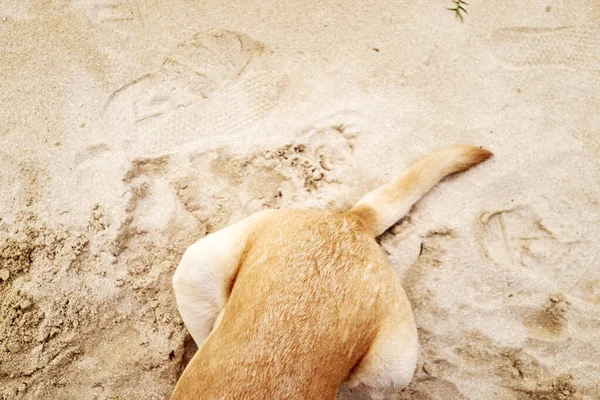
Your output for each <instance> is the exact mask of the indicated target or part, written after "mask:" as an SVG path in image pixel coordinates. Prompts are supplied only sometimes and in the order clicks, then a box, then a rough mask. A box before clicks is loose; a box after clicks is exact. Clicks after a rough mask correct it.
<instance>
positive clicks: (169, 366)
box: [0, 0, 600, 400]
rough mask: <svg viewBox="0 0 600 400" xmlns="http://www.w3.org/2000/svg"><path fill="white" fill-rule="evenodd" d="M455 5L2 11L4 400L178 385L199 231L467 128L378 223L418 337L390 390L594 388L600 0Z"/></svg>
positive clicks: (350, 180) (329, 195) (118, 3)
mask: <svg viewBox="0 0 600 400" xmlns="http://www.w3.org/2000/svg"><path fill="white" fill-rule="evenodd" d="M452 5H453V3H452V2H451V1H445V0H439V1H417V2H398V1H396V2H392V1H383V0H374V1H370V2H350V1H323V2H311V1H275V0H260V1H258V0H256V1H254V0H252V1H251V0H246V1H239V2H234V1H229V0H225V1H212V0H210V1H204V2H195V1H189V0H170V1H158V0H73V1H68V0H54V1H41V0H38V1H33V0H3V1H2V2H0V55H1V56H0V121H1V124H0V187H1V190H0V398H1V399H2V400H8V399H36V400H37V399H164V398H168V396H169V395H170V393H171V391H172V390H173V387H174V385H175V382H176V380H177V378H178V376H179V375H180V373H181V371H182V369H183V368H184V367H185V364H186V363H187V362H188V361H189V359H190V357H191V355H192V354H193V352H194V351H195V345H194V344H193V341H192V340H191V338H190V337H189V336H188V335H187V333H186V330H185V328H184V326H183V324H182V321H181V319H180V317H179V315H178V313H177V309H176V307H175V302H174V295H173V292H172V289H171V283H170V282H171V277H172V274H173V271H174V269H175V267H176V265H177V263H178V261H179V258H180V257H181V255H182V253H183V251H184V250H185V248H186V247H187V246H188V245H190V244H191V243H193V242H194V241H196V240H198V239H200V238H201V237H203V236H204V235H205V234H207V233H209V232H213V231H215V230H217V229H220V228H222V227H224V226H226V225H227V224H229V223H231V222H234V221H237V220H240V219H241V218H244V217H245V216H248V215H250V214H251V213H253V212H255V211H258V210H261V209H265V208H292V207H294V208H299V207H312V208H323V209H329V210H340V211H341V210H346V209H347V208H348V207H350V206H351V205H352V204H353V203H354V202H355V201H357V200H358V199H359V198H360V197H361V196H362V195H363V194H364V193H366V192H367V191H368V190H370V189H373V188H375V187H377V186H378V185H381V184H382V183H384V182H386V181H387V180H389V179H390V178H392V177H393V176H396V175H397V174H400V173H402V172H403V171H404V170H405V169H406V168H407V167H408V166H409V165H410V164H411V163H413V162H415V161H416V160H418V159H419V158H420V157H422V156H424V155H426V154H427V153H429V152H430V151H432V150H434V149H436V148H439V147H443V146H446V145H452V144H461V143H465V144H474V145H479V146H483V147H485V148H487V149H489V150H491V151H493V152H494V153H495V157H494V158H493V159H492V160H490V161H488V162H486V163H484V164H482V165H480V166H477V167H476V168H474V169H473V170H470V171H468V172H466V173H463V174H460V175H457V176H455V177H452V178H450V179H447V180H446V181H444V182H442V183H441V184H440V185H439V186H437V187H436V188H435V189H434V190H433V191H432V192H431V193H430V194H428V195H427V196H426V197H425V198H424V199H423V200H422V201H420V202H419V203H418V204H417V205H416V206H415V207H414V209H413V210H412V211H411V213H410V215H409V216H407V217H406V218H405V219H404V220H403V221H401V222H400V223H399V224H397V225H396V226H395V227H393V228H392V229H391V230H390V231H389V232H387V233H385V234H384V235H383V236H382V237H381V238H380V242H381V245H382V247H383V249H384V250H385V251H386V252H387V254H388V255H389V259H390V263H391V265H392V266H393V267H394V269H395V270H396V271H397V274H398V277H399V278H400V279H401V281H402V283H403V286H404V288H405V289H406V291H407V293H408V295H409V297H410V299H411V302H412V304H413V308H414V312H415V316H416V320H417V324H418V327H419V335H420V343H421V350H420V358H419V362H418V367H417V371H416V374H415V378H414V380H413V382H412V383H411V385H410V386H409V387H408V388H406V389H405V390H402V391H398V392H397V393H395V394H393V395H392V396H391V397H390V398H391V399H413V400H414V399H423V400H425V399H427V400H430V399H431V400H433V399H445V400H453V399H474V400H480V399H492V400H494V399H535V400H559V399H560V400H570V399H600V362H599V361H600V343H599V341H598V339H599V337H600V336H599V335H600V266H599V264H598V263H599V262H600V259H599V256H598V254H599V253H600V204H599V201H600V185H599V183H600V180H599V176H600V175H599V174H600V162H599V154H600V113H599V111H600V96H599V95H598V93H600V28H599V26H600V25H599V23H600V4H599V3H598V2H597V1H596V0H573V1H569V2H566V1H554V0H547V1H538V0H533V1H526V2H524V1H521V2H517V1H503V2H483V1H473V2H470V4H469V5H467V6H465V8H466V9H467V11H468V14H465V15H464V23H461V21H460V20H459V19H457V18H456V17H455V15H453V13H452V12H451V11H448V10H447V8H448V7H452ZM307 384H310V383H307ZM365 398H366V397H365V395H364V393H362V392H361V391H360V390H349V389H347V388H344V387H343V388H342V389H341V390H340V394H339V396H338V399H340V400H342V399H343V400H358V399H365Z"/></svg>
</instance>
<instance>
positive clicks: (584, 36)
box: [491, 27, 600, 71]
mask: <svg viewBox="0 0 600 400" xmlns="http://www.w3.org/2000/svg"><path fill="white" fill-rule="evenodd" d="M491 41H492V44H491V45H492V51H493V53H494V55H495V56H496V58H497V59H498V60H499V61H500V62H502V63H503V64H505V65H506V66H509V67H517V68H521V67H567V68H569V67H572V68H575V67H576V68H581V69H587V70H594V71H597V70H600V51H599V50H598V49H599V48H600V29H598V28H597V27H558V28H501V29H497V30H495V31H494V33H493V34H492V38H491Z"/></svg>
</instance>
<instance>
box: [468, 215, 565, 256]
mask: <svg viewBox="0 0 600 400" xmlns="http://www.w3.org/2000/svg"><path fill="white" fill-rule="evenodd" d="M476 225H477V232H478V233H477V236H478V239H479V242H480V245H481V248H482V250H483V253H484V255H485V256H486V257H488V258H490V259H492V260H494V261H495V262H497V263H498V264H500V265H507V266H514V265H519V264H520V265H522V266H525V267H536V268H545V267H550V266H552V265H554V264H556V263H557V262H560V260H561V259H562V257H563V256H564V255H565V254H566V253H567V252H569V250H570V248H571V246H572V245H573V243H569V242H561V241H559V240H558V238H557V237H556V236H555V235H554V233H553V232H552V231H551V230H550V229H548V227H546V226H545V225H544V223H543V220H542V218H541V217H540V216H538V215H537V214H536V213H535V212H534V211H533V210H531V209H530V208H529V207H526V206H522V207H515V208H513V209H510V210H501V211H495V212H486V213H483V214H482V215H481V216H480V218H479V221H478V222H477V224H476Z"/></svg>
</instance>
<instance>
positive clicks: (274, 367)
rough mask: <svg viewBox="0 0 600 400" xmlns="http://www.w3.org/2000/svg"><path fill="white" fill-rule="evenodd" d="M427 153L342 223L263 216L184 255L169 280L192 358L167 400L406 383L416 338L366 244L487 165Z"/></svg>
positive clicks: (459, 152)
mask: <svg viewBox="0 0 600 400" xmlns="http://www.w3.org/2000/svg"><path fill="white" fill-rule="evenodd" d="M491 155H492V153H491V152H489V151H488V150H485V149H482V148H479V147H475V146H453V147H448V148H444V149H441V150H438V151H435V152H433V153H431V154H430V155H429V156H427V157H425V158H423V159H422V160H421V161H419V162H417V163H416V164H414V165H413V166H412V167H411V168H409V169H408V171H406V172H405V173H404V174H403V175H401V176H399V177H397V178H396V179H394V180H392V181H391V182H389V183H388V184H386V185H384V186H382V187H380V188H378V189H375V190H374V191H372V192H370V193H368V194H367V195H366V196H364V197H363V198H362V199H361V200H360V201H359V202H358V203H357V204H356V205H355V206H354V207H352V208H351V209H350V210H349V211H347V212H343V213H336V212H326V211H317V210H267V211H261V212H258V213H256V214H253V215H252V216H250V217H248V218H246V219H244V220H242V221H240V222H237V223H235V224H233V225H230V226H228V227H226V228H224V229H221V230H219V231H217V232H214V233H211V234H209V235H207V236H206V237H204V238H203V239H201V240H199V241H198V242H196V243H194V244H193V245H191V246H190V247H189V248H188V249H187V250H186V252H185V254H184V255H183V257H182V259H181V262H180V264H179V265H178V267H177V269H176V271H175V274H174V276H173V288H174V291H175V297H176V301H177V306H178V309H179V312H180V314H181V317H182V320H183V322H184V323H185V325H186V327H187V329H188V330H189V332H190V334H191V335H192V337H193V339H194V341H195V342H196V344H197V345H198V351H197V352H196V354H195V355H194V357H193V358H192V360H191V361H190V363H189V364H188V365H187V367H186V368H185V370H184V372H183V374H182V375H181V377H180V379H179V381H178V382H177V385H176V387H175V390H174V392H173V395H172V397H171V399H172V400H184V399H185V400H190V399H194V400H196V399H202V400H212V399H235V400H237V399H310V400H315V399H329V400H331V399H335V397H336V394H337V391H338V388H339V386H340V385H341V384H342V383H343V382H344V381H347V383H348V385H349V386H350V387H355V386H359V385H360V386H362V387H364V388H365V389H366V390H367V391H368V393H369V394H370V396H371V398H373V399H383V398H384V397H385V396H386V395H387V394H389V392H391V391H394V390H398V389H400V388H403V387H405V386H406V385H408V383H409V382H410V381H411V379H412V377H413V374H414V370H415V367H416V363H417V354H418V339H417V329H416V325H415V321H414V317H413V313H412V309H411V305H410V303H409V300H408V298H407V296H406V294H405V292H404V290H403V289H402V287H401V286H400V282H399V280H398V278H397V277H396V274H395V273H394V271H393V270H392V268H391V267H390V265H389V264H388V262H387V260H386V256H385V255H384V253H383V251H382V250H381V248H380V247H379V245H378V244H377V242H376V241H375V238H376V237H377V236H378V235H380V234H382V233H383V232H385V231H386V230H387V229H388V228H390V227H391V226H392V225H393V224H395V223H396V222H397V221H398V220H400V219H401V218H402V217H403V216H404V215H405V214H407V213H408V212H409V211H410V209H411V207H412V206H413V204H414V203H415V202H417V201H418V200H419V199H420V198H421V197H422V196H423V195H425V194H426V193H427V192H428V191H429V190H430V189H431V188H433V187H434V186H435V185H436V184H437V183H438V182H439V181H440V180H442V179H443V178H444V177H446V176H447V175H450V174H453V173H456V172H460V171H464V170H467V169H469V168H471V167H472V166H474V165H476V164H479V163H480V162H482V161H484V160H486V159H488V158H489V157H491Z"/></svg>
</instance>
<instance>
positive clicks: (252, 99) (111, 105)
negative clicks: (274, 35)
mask: <svg viewBox="0 0 600 400" xmlns="http://www.w3.org/2000/svg"><path fill="white" fill-rule="evenodd" d="M265 52H266V50H265V46H264V45H263V44H262V43H260V42H258V41H256V40H254V39H252V38H251V37H249V36H247V35H245V34H242V33H238V32H232V31H228V30H211V31H207V32H201V33H198V34H196V35H194V36H192V37H191V38H189V39H188V40H186V41H184V42H182V43H180V44H179V45H178V46H177V47H175V48H174V49H173V50H172V51H171V52H170V53H169V54H168V55H167V56H166V57H165V58H164V59H163V62H162V65H161V67H160V68H159V69H158V70H155V71H151V72H148V73H147V74H145V75H143V76H141V77H139V78H137V79H135V80H133V81H132V82H129V83H127V84H125V85H124V86H122V87H121V88H119V89H117V90H115V91H114V92H113V94H112V95H111V97H110V99H109V101H108V103H107V105H106V107H105V109H104V115H105V117H106V118H110V119H114V120H116V121H117V123H118V124H119V125H122V126H123V127H124V128H125V129H127V130H128V132H130V133H131V132H133V135H131V134H128V141H129V143H127V142H125V143H124V145H125V147H126V148H127V147H130V148H134V147H135V144H136V143H143V146H144V150H145V152H146V153H147V152H148V151H151V152H160V151H165V150H166V149H168V148H170V147H172V146H176V145H179V144H181V143H184V142H186V141H188V140H190V139H196V138H198V137H199V136H204V137H206V136H215V135H227V134H231V133H234V132H236V131H238V130H240V129H242V128H244V127H246V126H247V125H249V124H251V123H252V122H255V121H257V120H259V119H261V118H263V117H265V116H266V115H267V114H268V113H269V112H270V111H271V110H272V109H273V108H274V107H275V105H276V102H277V100H278V98H279V96H280V94H281V92H282V91H283V90H284V89H285V86H286V84H287V81H286V78H285V77H284V76H276V75H275V74H274V73H272V72H268V71H266V70H262V71H257V69H256V68H255V69H254V70H252V68H251V65H253V64H255V60H257V59H258V58H259V57H260V56H261V55H262V54H264V53H265Z"/></svg>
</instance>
